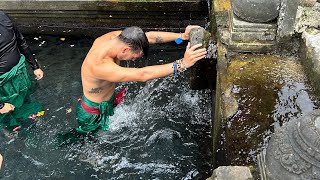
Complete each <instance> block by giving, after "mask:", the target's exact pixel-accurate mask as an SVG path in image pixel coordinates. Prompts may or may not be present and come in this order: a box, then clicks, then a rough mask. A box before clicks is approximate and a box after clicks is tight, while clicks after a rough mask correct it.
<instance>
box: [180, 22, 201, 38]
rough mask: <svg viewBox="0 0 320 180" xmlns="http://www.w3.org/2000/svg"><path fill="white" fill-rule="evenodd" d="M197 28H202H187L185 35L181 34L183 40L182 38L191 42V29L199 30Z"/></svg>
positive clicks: (194, 26)
mask: <svg viewBox="0 0 320 180" xmlns="http://www.w3.org/2000/svg"><path fill="white" fill-rule="evenodd" d="M197 27H200V26H196V25H189V26H187V27H186V30H185V31H184V33H183V34H181V38H182V39H183V40H189V38H190V31H191V29H193V28H197Z"/></svg>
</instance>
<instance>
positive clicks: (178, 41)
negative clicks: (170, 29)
mask: <svg viewBox="0 0 320 180" xmlns="http://www.w3.org/2000/svg"><path fill="white" fill-rule="evenodd" d="M174 42H176V43H177V44H181V43H182V42H183V40H182V39H181V38H177V39H176V40H174Z"/></svg>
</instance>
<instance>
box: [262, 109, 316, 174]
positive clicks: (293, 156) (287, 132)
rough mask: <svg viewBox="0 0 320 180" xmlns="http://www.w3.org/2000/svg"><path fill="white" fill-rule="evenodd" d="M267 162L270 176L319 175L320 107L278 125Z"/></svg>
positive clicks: (266, 157) (270, 144) (268, 151)
mask: <svg viewBox="0 0 320 180" xmlns="http://www.w3.org/2000/svg"><path fill="white" fill-rule="evenodd" d="M265 166H266V172H265V173H266V175H267V179H269V180H278V179H282V180H298V179H299V180H300V179H301V180H308V179H310V180H311V179H320V110H315V111H312V112H310V113H308V114H306V115H304V116H302V117H300V118H298V119H293V120H292V121H290V122H288V123H286V124H285V125H284V126H282V127H281V128H277V129H276V132H275V133H274V135H273V136H272V138H271V139H270V142H269V145H268V147H267V151H266V156H265Z"/></svg>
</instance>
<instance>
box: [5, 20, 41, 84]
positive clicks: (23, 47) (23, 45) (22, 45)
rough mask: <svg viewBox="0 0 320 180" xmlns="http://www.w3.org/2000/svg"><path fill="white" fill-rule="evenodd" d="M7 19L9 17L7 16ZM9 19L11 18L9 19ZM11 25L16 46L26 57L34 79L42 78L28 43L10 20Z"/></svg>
mask: <svg viewBox="0 0 320 180" xmlns="http://www.w3.org/2000/svg"><path fill="white" fill-rule="evenodd" d="M7 17H8V18H9V19H10V17H9V16H7ZM10 20H11V19H10ZM11 22H12V20H11ZM12 27H13V31H14V33H15V35H16V38H17V45H18V48H19V50H20V52H21V54H23V55H24V56H25V57H26V61H27V62H28V63H29V64H30V66H31V68H32V70H33V73H34V75H35V76H36V79H37V80H39V79H42V78H43V71H42V70H41V69H40V65H39V63H38V61H37V60H36V59H35V57H34V56H33V54H32V52H31V49H30V47H29V45H28V44H27V42H26V40H25V38H24V36H23V35H22V34H21V33H20V31H19V30H18V29H17V27H16V26H15V24H14V23H13V22H12Z"/></svg>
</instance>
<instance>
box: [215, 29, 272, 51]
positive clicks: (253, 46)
mask: <svg viewBox="0 0 320 180" xmlns="http://www.w3.org/2000/svg"><path fill="white" fill-rule="evenodd" d="M218 36H219V37H220V40H221V42H222V43H223V44H225V45H226V46H227V47H228V48H229V50H231V51H234V52H257V53H267V52H271V51H274V50H275V48H276V42H275V41H259V42H254V41H252V42H240V41H233V40H232V39H231V33H230V32H229V30H228V29H225V30H221V31H219V34H218Z"/></svg>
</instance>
